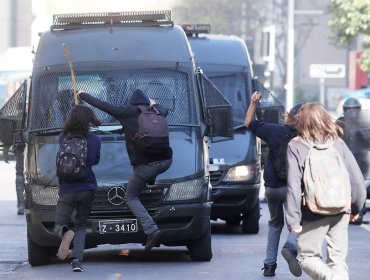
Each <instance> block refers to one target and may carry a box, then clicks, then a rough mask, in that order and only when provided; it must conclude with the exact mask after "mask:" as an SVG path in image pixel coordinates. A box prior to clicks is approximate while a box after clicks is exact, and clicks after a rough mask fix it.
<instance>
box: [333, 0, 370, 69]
mask: <svg viewBox="0 0 370 280" xmlns="http://www.w3.org/2000/svg"><path fill="white" fill-rule="evenodd" d="M331 2H332V8H331V12H332V13H333V15H334V17H333V19H331V20H330V21H329V26H330V28H331V30H332V32H333V36H332V37H331V39H332V40H333V41H334V42H335V43H337V44H338V45H340V46H348V45H349V44H350V43H351V41H352V40H353V39H354V38H355V37H357V36H359V35H364V45H363V47H364V51H363V53H362V57H361V61H360V65H361V68H362V70H364V71H367V72H370V1H369V0H331Z"/></svg>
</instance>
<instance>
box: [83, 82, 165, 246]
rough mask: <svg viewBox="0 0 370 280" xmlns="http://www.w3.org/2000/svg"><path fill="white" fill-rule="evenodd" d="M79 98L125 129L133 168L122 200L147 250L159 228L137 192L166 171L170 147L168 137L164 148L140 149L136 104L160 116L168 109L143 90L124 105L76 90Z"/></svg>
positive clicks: (153, 242) (159, 232)
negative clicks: (139, 230)
mask: <svg viewBox="0 0 370 280" xmlns="http://www.w3.org/2000/svg"><path fill="white" fill-rule="evenodd" d="M78 95H79V97H80V99H81V100H83V101H85V102H87V103H89V104H90V105H92V106H94V107H96V108H98V109H100V110H102V111H104V112H106V113H108V114H110V115H111V116H113V117H114V118H115V119H117V120H118V121H119V122H120V123H121V125H122V127H123V130H124V132H125V142H126V150H127V154H128V156H129V158H130V162H131V165H132V166H133V171H132V174H131V177H130V179H129V182H128V184H127V188H126V194H125V202H126V204H127V206H128V207H129V208H130V210H131V211H132V213H133V214H134V215H135V217H136V218H137V219H138V221H139V222H140V224H141V226H142V227H143V230H144V233H145V234H146V235H147V241H146V244H145V249H146V250H151V249H152V248H153V247H154V246H156V245H157V244H158V243H159V241H160V236H161V231H160V229H159V228H158V226H157V224H156V223H155V221H154V220H153V218H152V217H151V216H150V215H149V213H148V211H147V210H146V209H145V207H144V206H143V205H142V203H141V201H140V199H139V195H140V194H141V192H142V191H143V190H144V189H145V188H146V187H147V184H152V183H153V182H155V178H156V177H157V176H158V175H159V174H161V173H163V172H165V171H166V170H168V169H169V168H170V166H171V164H172V149H171V147H170V145H169V140H168V138H167V139H165V140H163V141H165V142H164V143H163V144H164V148H163V149H161V150H156V151H152V152H150V151H143V150H141V149H140V148H138V147H137V145H136V143H135V138H136V133H137V128H138V118H139V115H140V114H141V111H140V109H139V108H138V106H144V107H145V108H146V109H147V110H153V111H154V110H156V111H158V112H159V113H160V115H161V116H164V117H166V116H167V114H168V111H167V110H166V109H165V108H163V107H162V106H160V105H159V104H156V103H155V101H154V100H152V99H150V98H148V97H147V96H146V95H145V94H144V92H143V91H141V90H139V89H136V90H135V91H134V92H133V93H132V95H131V97H130V100H129V104H128V105H127V106H119V105H112V104H109V103H108V102H105V101H102V100H100V99H97V98H95V97H93V96H91V95H89V94H87V93H85V92H81V91H80V92H78Z"/></svg>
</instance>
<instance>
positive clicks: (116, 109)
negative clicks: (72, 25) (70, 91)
mask: <svg viewBox="0 0 370 280" xmlns="http://www.w3.org/2000/svg"><path fill="white" fill-rule="evenodd" d="M77 95H78V96H79V97H80V98H81V100H83V101H85V102H87V103H89V104H90V105H92V106H94V107H96V108H98V109H100V110H102V111H104V112H106V113H108V114H109V115H112V116H113V117H115V118H117V116H118V115H120V114H122V113H123V108H122V106H115V105H112V104H110V103H108V102H105V101H103V100H100V99H98V98H95V97H93V96H91V95H90V94H88V93H86V92H83V91H79V92H77Z"/></svg>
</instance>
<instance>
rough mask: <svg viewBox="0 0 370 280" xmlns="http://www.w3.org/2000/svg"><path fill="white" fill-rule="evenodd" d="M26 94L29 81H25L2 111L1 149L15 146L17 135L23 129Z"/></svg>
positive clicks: (0, 123) (0, 120)
mask: <svg viewBox="0 0 370 280" xmlns="http://www.w3.org/2000/svg"><path fill="white" fill-rule="evenodd" d="M26 93H27V81H24V82H23V83H22V85H21V86H20V87H19V88H18V89H17V91H16V92H15V93H14V94H13V96H12V97H11V98H10V99H9V100H8V101H7V102H6V103H5V104H4V106H3V107H2V108H1V109H0V147H4V146H11V145H13V144H14V141H15V138H14V137H15V136H16V133H20V132H21V129H22V128H23V124H24V114H23V112H24V109H25V103H26Z"/></svg>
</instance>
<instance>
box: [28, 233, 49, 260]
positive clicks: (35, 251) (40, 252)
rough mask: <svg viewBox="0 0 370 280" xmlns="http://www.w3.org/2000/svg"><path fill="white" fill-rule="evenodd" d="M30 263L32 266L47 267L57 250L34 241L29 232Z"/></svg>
mask: <svg viewBox="0 0 370 280" xmlns="http://www.w3.org/2000/svg"><path fill="white" fill-rule="evenodd" d="M27 247H28V262H29V264H30V265H31V266H40V265H47V264H50V263H51V257H52V256H53V255H54V254H55V253H56V248H53V247H44V246H40V245H38V244H36V243H35V242H33V241H32V239H31V237H30V235H29V234H28V232H27Z"/></svg>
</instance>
